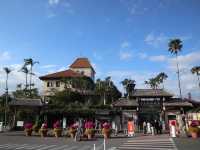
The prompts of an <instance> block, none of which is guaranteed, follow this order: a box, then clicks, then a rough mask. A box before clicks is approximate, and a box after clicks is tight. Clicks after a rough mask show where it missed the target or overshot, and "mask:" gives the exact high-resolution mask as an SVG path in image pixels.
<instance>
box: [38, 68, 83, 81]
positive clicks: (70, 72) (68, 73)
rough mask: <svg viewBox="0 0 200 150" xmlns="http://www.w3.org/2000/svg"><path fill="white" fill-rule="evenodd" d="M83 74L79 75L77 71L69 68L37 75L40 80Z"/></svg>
mask: <svg viewBox="0 0 200 150" xmlns="http://www.w3.org/2000/svg"><path fill="white" fill-rule="evenodd" d="M83 76H84V75H81V74H80V73H77V72H75V71H73V70H71V69H68V70H65V71H60V72H56V73H52V74H48V75H45V76H41V77H39V78H40V79H41V80H45V79H60V78H67V77H83Z"/></svg>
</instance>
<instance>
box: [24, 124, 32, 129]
mask: <svg viewBox="0 0 200 150" xmlns="http://www.w3.org/2000/svg"><path fill="white" fill-rule="evenodd" d="M32 127H33V124H32V123H26V124H25V125H24V128H25V129H32Z"/></svg>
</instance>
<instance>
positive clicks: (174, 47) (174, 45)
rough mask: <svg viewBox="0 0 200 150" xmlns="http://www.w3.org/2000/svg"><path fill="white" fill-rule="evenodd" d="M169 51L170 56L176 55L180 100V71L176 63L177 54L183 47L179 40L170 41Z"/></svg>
mask: <svg viewBox="0 0 200 150" xmlns="http://www.w3.org/2000/svg"><path fill="white" fill-rule="evenodd" d="M168 47H169V49H168V50H169V51H170V52H171V53H172V54H175V55H176V66H177V76H178V87H179V94H180V98H181V99H182V92H181V81H180V71H179V63H178V53H179V52H180V51H181V49H182V47H183V45H182V41H181V40H180V39H172V40H170V42H169V44H168Z"/></svg>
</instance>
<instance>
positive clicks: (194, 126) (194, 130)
mask: <svg viewBox="0 0 200 150" xmlns="http://www.w3.org/2000/svg"><path fill="white" fill-rule="evenodd" d="M199 125H200V123H199V121H198V120H192V122H191V124H190V126H189V129H188V132H189V134H190V135H191V136H192V138H194V139H196V138H197V137H199V134H200V128H199V127H198V126H199Z"/></svg>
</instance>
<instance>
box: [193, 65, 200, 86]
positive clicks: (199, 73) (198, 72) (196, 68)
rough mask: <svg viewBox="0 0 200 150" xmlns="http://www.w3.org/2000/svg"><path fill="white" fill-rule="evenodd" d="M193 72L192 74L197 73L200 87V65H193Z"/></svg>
mask: <svg viewBox="0 0 200 150" xmlns="http://www.w3.org/2000/svg"><path fill="white" fill-rule="evenodd" d="M191 72H192V74H196V75H197V78H198V82H199V87H200V79H199V76H200V66H195V67H193V68H192V69H191Z"/></svg>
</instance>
